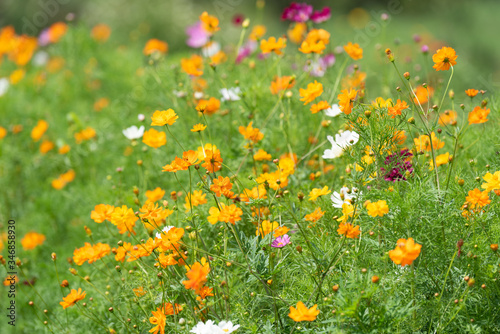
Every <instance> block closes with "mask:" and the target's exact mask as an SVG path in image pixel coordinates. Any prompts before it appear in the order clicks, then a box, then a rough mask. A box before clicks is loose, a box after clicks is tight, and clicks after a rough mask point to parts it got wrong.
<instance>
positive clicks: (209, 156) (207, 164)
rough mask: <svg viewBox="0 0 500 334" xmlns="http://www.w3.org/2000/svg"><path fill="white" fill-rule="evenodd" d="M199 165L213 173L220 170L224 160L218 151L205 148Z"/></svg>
mask: <svg viewBox="0 0 500 334" xmlns="http://www.w3.org/2000/svg"><path fill="white" fill-rule="evenodd" d="M203 161H204V162H203V163H202V164H201V167H203V168H205V169H206V170H207V171H209V172H210V173H215V172H218V171H219V170H221V168H222V162H223V161H224V160H223V159H222V157H221V155H220V151H219V150H216V151H213V150H206V151H205V157H204V158H203Z"/></svg>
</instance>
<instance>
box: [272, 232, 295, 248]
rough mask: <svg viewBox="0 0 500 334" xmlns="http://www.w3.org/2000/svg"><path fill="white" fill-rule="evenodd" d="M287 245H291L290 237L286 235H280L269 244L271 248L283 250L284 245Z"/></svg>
mask: <svg viewBox="0 0 500 334" xmlns="http://www.w3.org/2000/svg"><path fill="white" fill-rule="evenodd" d="M289 243H291V241H290V237H289V236H288V234H285V235H282V236H280V237H277V238H276V239H274V241H273V243H272V244H271V247H274V248H283V247H285V246H286V245H288V244H289Z"/></svg>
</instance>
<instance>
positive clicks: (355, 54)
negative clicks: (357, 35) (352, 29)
mask: <svg viewBox="0 0 500 334" xmlns="http://www.w3.org/2000/svg"><path fill="white" fill-rule="evenodd" d="M344 51H345V52H346V53H347V54H348V55H349V57H351V58H352V59H354V60H358V59H361V58H363V49H362V48H360V47H359V44H358V43H355V44H352V43H351V42H349V43H347V45H344Z"/></svg>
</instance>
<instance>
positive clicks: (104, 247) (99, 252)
mask: <svg viewBox="0 0 500 334" xmlns="http://www.w3.org/2000/svg"><path fill="white" fill-rule="evenodd" d="M110 252H111V248H110V247H109V245H108V244H103V243H100V242H99V243H97V244H95V245H93V246H92V245H91V244H90V243H88V242H86V243H85V246H83V247H81V248H77V249H75V251H74V252H73V261H74V262H75V263H76V264H77V265H79V266H81V265H82V264H84V263H85V262H87V261H88V262H89V264H91V263H94V262H96V261H97V260H99V259H101V258H103V257H105V256H106V255H108V254H109V253H110Z"/></svg>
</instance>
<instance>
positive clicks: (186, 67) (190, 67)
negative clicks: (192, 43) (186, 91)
mask: <svg viewBox="0 0 500 334" xmlns="http://www.w3.org/2000/svg"><path fill="white" fill-rule="evenodd" d="M181 68H182V70H183V71H184V72H186V73H187V74H189V75H193V76H196V77H198V76H200V75H202V74H203V71H202V69H203V58H201V56H198V55H192V56H191V58H182V59H181Z"/></svg>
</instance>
